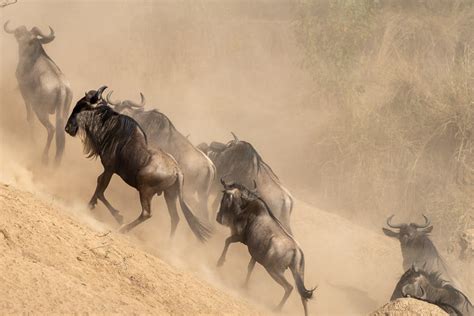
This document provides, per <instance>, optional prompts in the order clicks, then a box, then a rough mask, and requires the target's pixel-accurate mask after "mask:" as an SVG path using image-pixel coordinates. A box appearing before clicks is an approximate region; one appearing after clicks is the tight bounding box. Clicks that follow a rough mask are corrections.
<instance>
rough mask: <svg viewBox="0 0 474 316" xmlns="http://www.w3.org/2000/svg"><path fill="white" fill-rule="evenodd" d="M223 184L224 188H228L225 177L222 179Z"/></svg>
mask: <svg viewBox="0 0 474 316" xmlns="http://www.w3.org/2000/svg"><path fill="white" fill-rule="evenodd" d="M221 183H222V185H223V186H224V188H227V183H225V181H224V178H223V177H222V178H221Z"/></svg>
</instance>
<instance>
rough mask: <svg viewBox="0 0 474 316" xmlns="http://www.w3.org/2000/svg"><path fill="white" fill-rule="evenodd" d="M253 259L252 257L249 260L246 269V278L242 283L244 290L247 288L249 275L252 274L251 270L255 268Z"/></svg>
mask: <svg viewBox="0 0 474 316" xmlns="http://www.w3.org/2000/svg"><path fill="white" fill-rule="evenodd" d="M256 262H257V261H255V259H254V258H253V257H252V258H250V262H249V265H248V267H247V277H246V278H245V283H244V288H248V286H249V280H250V275H251V274H252V271H253V268H255V263H256Z"/></svg>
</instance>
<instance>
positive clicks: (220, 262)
mask: <svg viewBox="0 0 474 316" xmlns="http://www.w3.org/2000/svg"><path fill="white" fill-rule="evenodd" d="M239 241H240V236H239V235H232V236H230V237H227V239H226V240H225V245H224V250H222V254H221V256H220V258H219V260H218V261H217V266H218V267H220V266H222V265H223V264H224V262H225V256H226V255H227V250H228V249H229V246H230V244H231V243H234V242H239Z"/></svg>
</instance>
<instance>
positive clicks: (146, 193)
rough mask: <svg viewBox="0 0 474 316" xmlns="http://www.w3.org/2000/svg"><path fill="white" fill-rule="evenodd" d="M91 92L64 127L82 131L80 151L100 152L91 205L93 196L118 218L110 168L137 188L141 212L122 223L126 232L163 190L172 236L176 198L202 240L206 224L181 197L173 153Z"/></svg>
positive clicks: (146, 214) (180, 180)
mask: <svg viewBox="0 0 474 316" xmlns="http://www.w3.org/2000/svg"><path fill="white" fill-rule="evenodd" d="M105 88H106V87H105V86H104V87H101V88H99V89H98V90H97V91H89V93H87V94H86V96H84V97H83V98H82V99H80V100H79V101H78V102H77V104H76V106H75V107H74V110H73V111H72V113H71V116H70V117H69V119H68V121H67V125H66V132H67V133H68V134H69V135H71V136H76V135H77V134H78V132H79V135H80V136H82V138H83V141H84V150H85V152H86V153H88V154H89V157H93V156H99V157H100V160H101V162H102V165H103V166H104V172H103V173H102V174H101V175H100V176H99V178H98V179H97V188H96V190H95V192H94V195H93V196H92V198H91V200H90V202H89V205H90V206H91V207H94V206H95V204H96V203H97V199H99V200H101V201H102V202H103V203H104V204H105V205H106V206H107V208H108V209H109V211H110V213H111V214H112V215H113V216H114V218H115V219H116V220H117V222H119V223H121V222H122V216H121V215H120V214H119V212H118V211H117V210H116V209H115V208H113V207H112V205H110V203H109V202H108V201H107V200H106V198H105V195H104V192H105V189H106V188H107V186H108V185H109V182H110V179H111V178H112V175H113V174H114V173H116V174H118V175H119V176H120V177H121V178H122V179H123V180H124V181H125V182H126V183H127V184H128V185H130V186H132V187H134V188H136V189H137V190H138V192H139V193H140V202H141V205H142V212H141V214H140V216H139V217H138V218H137V219H136V220H134V221H133V222H131V223H129V224H127V225H125V226H124V227H122V228H121V231H122V232H126V231H129V230H131V229H133V228H134V227H136V226H137V225H138V224H140V223H142V222H143V221H145V220H147V219H149V218H150V217H151V200H152V198H153V196H154V195H155V194H157V195H161V194H162V193H164V197H165V200H166V205H167V206H168V211H169V213H170V217H171V236H173V234H174V232H175V230H176V227H177V225H178V221H179V217H178V213H177V210H176V202H177V200H179V203H180V206H181V209H182V211H183V214H184V216H185V218H186V221H187V222H188V224H189V226H190V228H191V230H192V231H193V233H194V234H195V235H196V237H197V238H198V239H199V240H201V241H203V240H205V239H206V238H207V237H208V236H209V235H210V231H209V229H208V228H207V227H206V226H205V225H203V224H202V223H201V222H200V221H199V220H198V219H197V218H196V217H195V216H194V214H193V213H192V212H191V210H190V209H189V206H188V205H187V204H186V202H185V201H184V200H183V194H182V192H183V191H182V190H183V173H182V172H181V170H180V169H179V167H178V164H177V162H176V160H174V158H173V157H172V156H171V155H169V154H167V153H165V152H163V151H161V150H150V149H149V148H148V145H147V140H146V135H145V133H144V132H143V130H142V129H141V128H140V126H139V125H138V123H137V122H135V121H134V120H133V119H132V118H130V117H128V116H125V115H121V114H119V113H117V112H115V111H114V110H112V109H111V108H110V107H109V106H107V105H101V104H103V101H102V100H101V99H102V92H103V91H104V89H105Z"/></svg>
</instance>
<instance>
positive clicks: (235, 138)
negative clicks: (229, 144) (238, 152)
mask: <svg viewBox="0 0 474 316" xmlns="http://www.w3.org/2000/svg"><path fill="white" fill-rule="evenodd" d="M230 133H231V134H232V136H234V140H236V141H239V139H238V138H237V136H235V134H234V132H230Z"/></svg>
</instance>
